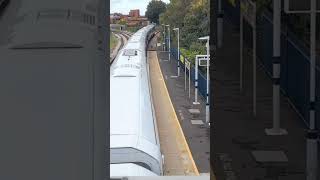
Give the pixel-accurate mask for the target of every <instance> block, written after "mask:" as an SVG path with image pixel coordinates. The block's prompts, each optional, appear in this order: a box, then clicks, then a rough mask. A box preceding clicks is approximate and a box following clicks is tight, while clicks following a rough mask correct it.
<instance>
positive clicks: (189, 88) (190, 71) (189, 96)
mask: <svg viewBox="0 0 320 180" xmlns="http://www.w3.org/2000/svg"><path fill="white" fill-rule="evenodd" d="M190 75H191V63H190V62H189V98H190V96H191V94H190V79H191V76H190Z"/></svg>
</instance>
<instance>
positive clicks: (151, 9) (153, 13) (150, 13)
mask: <svg viewBox="0 0 320 180" xmlns="http://www.w3.org/2000/svg"><path fill="white" fill-rule="evenodd" d="M165 11H166V4H165V3H164V2H162V1H156V0H152V1H151V2H150V3H149V4H148V6H147V11H146V17H147V18H148V19H149V21H151V22H153V23H157V24H158V23H159V16H160V14H161V13H163V12H165Z"/></svg>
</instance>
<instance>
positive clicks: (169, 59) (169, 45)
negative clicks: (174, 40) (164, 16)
mask: <svg viewBox="0 0 320 180" xmlns="http://www.w3.org/2000/svg"><path fill="white" fill-rule="evenodd" d="M166 26H167V27H168V34H169V35H168V36H169V37H168V40H169V61H171V49H170V48H171V46H170V25H169V24H167V25H166Z"/></svg>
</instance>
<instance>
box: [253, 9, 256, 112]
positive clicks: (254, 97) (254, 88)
mask: <svg viewBox="0 0 320 180" xmlns="http://www.w3.org/2000/svg"><path fill="white" fill-rule="evenodd" d="M253 5H254V12H253V14H254V15H253V16H254V18H253V19H254V23H253V27H252V28H253V33H252V36H253V37H252V38H253V67H252V68H253V69H252V70H253V115H254V117H256V116H257V53H256V52H257V36H256V35H257V28H256V15H257V12H256V4H255V3H254V4H253Z"/></svg>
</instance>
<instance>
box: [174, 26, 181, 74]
mask: <svg viewBox="0 0 320 180" xmlns="http://www.w3.org/2000/svg"><path fill="white" fill-rule="evenodd" d="M173 30H174V31H177V33H178V77H179V76H180V37H179V36H180V30H179V28H174V29H173Z"/></svg>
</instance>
